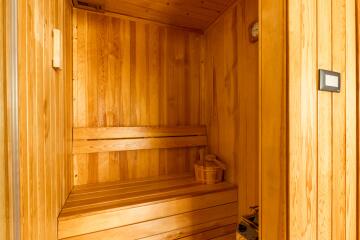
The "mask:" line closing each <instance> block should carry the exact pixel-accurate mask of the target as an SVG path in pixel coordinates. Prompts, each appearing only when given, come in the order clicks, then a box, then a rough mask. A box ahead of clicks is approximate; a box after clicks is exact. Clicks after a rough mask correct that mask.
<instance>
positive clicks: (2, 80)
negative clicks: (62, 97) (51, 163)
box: [0, 0, 9, 239]
mask: <svg viewBox="0 0 360 240" xmlns="http://www.w3.org/2000/svg"><path fill="white" fill-rule="evenodd" d="M5 7H6V5H5V1H4V0H0V15H1V17H0V186H2V187H1V188H0V206H1V207H0V239H8V238H9V235H8V234H9V232H8V231H9V222H8V211H9V206H8V200H9V199H8V187H7V185H8V181H7V179H8V177H7V176H8V173H7V169H8V168H7V143H6V132H7V131H6V94H5V93H6V65H5V64H6V59H5V58H6V54H5V52H6V51H5V39H6V35H5V32H6V31H5V27H6V25H5V16H6V14H5V13H6V10H5Z"/></svg>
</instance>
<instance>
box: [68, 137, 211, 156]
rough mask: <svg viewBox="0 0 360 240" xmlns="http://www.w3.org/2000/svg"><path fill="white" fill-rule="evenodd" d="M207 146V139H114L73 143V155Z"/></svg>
mask: <svg viewBox="0 0 360 240" xmlns="http://www.w3.org/2000/svg"><path fill="white" fill-rule="evenodd" d="M206 145H207V137H205V136H192V137H166V138H146V139H145V138H144V139H116V140H93V141H83V140H81V141H74V142H73V153H74V154H82V153H100V152H118V151H132V150H145V149H163V148H183V147H200V146H206Z"/></svg>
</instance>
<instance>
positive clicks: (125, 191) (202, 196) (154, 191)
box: [58, 175, 237, 239]
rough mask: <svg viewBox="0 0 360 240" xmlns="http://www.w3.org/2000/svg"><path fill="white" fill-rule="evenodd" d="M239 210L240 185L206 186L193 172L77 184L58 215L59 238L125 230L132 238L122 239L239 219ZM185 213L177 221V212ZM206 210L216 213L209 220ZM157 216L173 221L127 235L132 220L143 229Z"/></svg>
mask: <svg viewBox="0 0 360 240" xmlns="http://www.w3.org/2000/svg"><path fill="white" fill-rule="evenodd" d="M236 212H237V189H236V186H234V185H232V184H229V183H226V182H224V183H220V184H215V185H203V184H200V183H198V182H196V181H195V179H194V177H193V176H190V175H182V176H174V177H166V178H160V179H159V178H157V179H147V180H140V181H136V182H127V183H126V182H125V183H124V182H113V183H103V184H91V185H83V186H76V187H74V189H73V191H72V192H71V194H70V195H69V197H68V199H67V201H66V203H65V205H64V207H63V209H62V211H61V213H60V215H59V218H58V224H59V226H58V227H59V230H58V231H59V232H58V235H59V239H65V238H69V239H71V237H75V238H73V239H102V238H101V237H100V236H102V235H103V236H106V237H104V238H103V239H116V238H111V236H115V235H117V237H119V235H118V234H120V233H122V232H123V234H124V236H128V237H124V238H122V239H140V237H146V236H147V235H146V231H150V232H151V233H150V232H149V235H150V236H151V235H157V234H163V232H162V231H164V232H171V231H172V230H176V229H180V228H188V227H190V226H192V225H198V224H204V223H206V222H209V223H210V222H211V221H213V222H214V221H215V222H218V220H219V219H222V220H224V219H227V221H228V223H229V225H230V224H235V223H236V216H235V215H236ZM181 214H184V216H182V218H179V219H180V220H181V221H182V222H181V223H178V222H177V221H180V220H176V217H178V216H181ZM186 214H188V217H186V216H187V215H186ZM207 215H209V216H210V215H212V217H210V218H208V219H206V218H207V217H206V216H207ZM217 215H218V216H217ZM188 218H189V219H190V218H191V219H190V221H189V219H188ZM159 219H161V220H163V223H167V221H169V222H168V224H169V228H166V227H163V228H164V229H163V230H161V229H159V230H158V231H157V230H155V231H154V229H150V230H149V229H145V230H143V231H142V232H143V233H141V234H137V235H139V236H134V238H132V237H129V236H130V235H131V236H132V233H131V231H130V232H129V230H126V227H128V226H129V225H132V224H133V225H134V226H133V229H137V228H136V226H137V225H139V224H140V225H139V226H138V228H139V229H141V226H143V225H144V222H145V223H146V222H149V224H150V226H157V225H156V224H157V222H156V221H159ZM230 219H232V220H231V221H230ZM141 224H142V225H141ZM217 224H218V223H217ZM216 226H217V225H216ZM145 228H146V226H145ZM109 229H110V230H109ZM102 231H106V232H102ZM109 231H113V232H114V233H109ZM87 234H90V235H87ZM91 234H92V235H93V236H92V235H91ZM99 234H100V235H99ZM111 234H112V235H111ZM114 234H115V235H114ZM126 234H128V235H126ZM135 235H136V234H135ZM76 236H77V237H76ZM82 236H83V238H82ZM174 239H175V238H174Z"/></svg>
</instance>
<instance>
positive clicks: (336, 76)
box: [319, 69, 341, 92]
mask: <svg viewBox="0 0 360 240" xmlns="http://www.w3.org/2000/svg"><path fill="white" fill-rule="evenodd" d="M319 79H320V84H319V88H320V91H328V92H340V85H341V81H340V80H341V79H340V73H338V72H332V71H327V70H322V69H320V70H319Z"/></svg>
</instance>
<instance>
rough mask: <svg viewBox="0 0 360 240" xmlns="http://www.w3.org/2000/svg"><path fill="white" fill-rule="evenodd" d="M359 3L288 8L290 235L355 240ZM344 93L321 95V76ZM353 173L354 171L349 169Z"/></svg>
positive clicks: (319, 2) (291, 4) (319, 1)
mask: <svg viewBox="0 0 360 240" xmlns="http://www.w3.org/2000/svg"><path fill="white" fill-rule="evenodd" d="M354 9H355V2H354V1H352V0H332V1H323V0H317V1H308V0H302V1H290V2H289V16H290V17H289V96H291V97H289V113H288V114H289V190H290V192H289V204H290V205H289V224H290V226H289V228H290V229H289V234H290V238H296V239H299V238H300V239H303V238H304V239H356V237H357V236H356V235H357V233H356V232H357V230H356V229H357V227H356V226H357V219H356V214H355V213H356V212H357V206H356V186H355V182H356V174H357V173H356V169H354V165H356V146H357V145H356V134H355V132H356V104H357V103H356V93H355V91H356V90H355V89H356V67H355V65H356V56H355V54H354V53H355V39H356V38H355V34H356V31H355V18H354V17H355V13H354ZM319 68H324V69H328V70H333V71H336V72H340V73H341V86H342V87H341V88H342V89H341V92H340V93H336V94H335V93H329V92H320V91H318V85H317V82H318V69H319ZM351 166H352V167H351Z"/></svg>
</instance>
